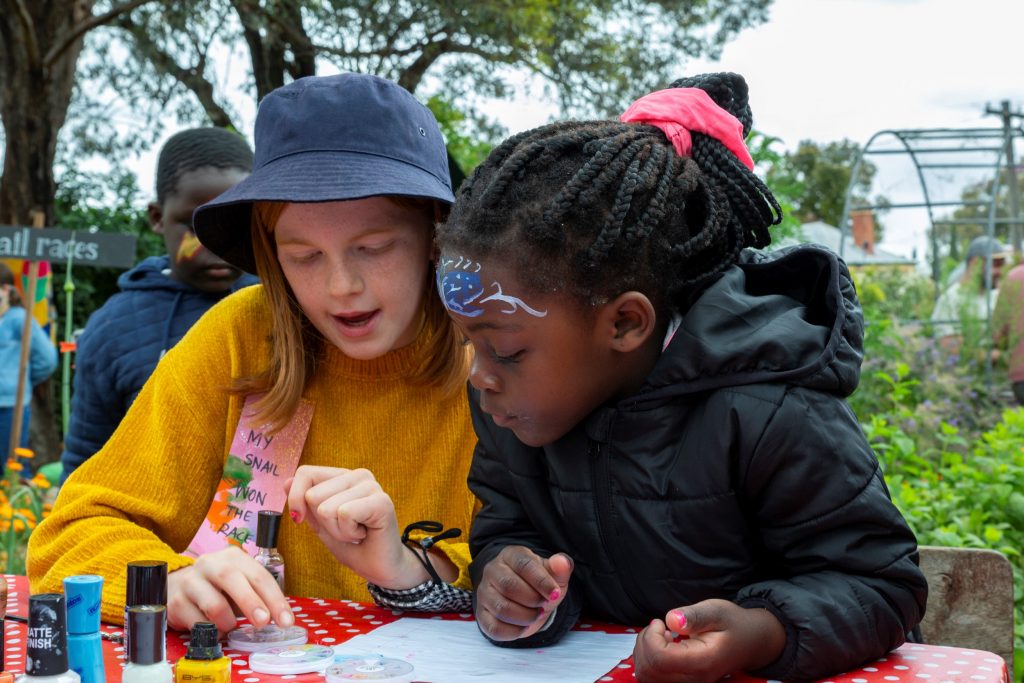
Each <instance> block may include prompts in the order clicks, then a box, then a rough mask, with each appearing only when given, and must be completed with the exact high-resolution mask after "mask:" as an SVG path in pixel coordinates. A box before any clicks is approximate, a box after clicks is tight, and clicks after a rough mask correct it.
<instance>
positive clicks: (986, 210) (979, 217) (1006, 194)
mask: <svg viewBox="0 0 1024 683" xmlns="http://www.w3.org/2000/svg"><path fill="white" fill-rule="evenodd" d="M1013 178H1014V180H1016V182H1017V188H1018V194H1019V195H1022V196H1024V173H1021V172H1020V171H1017V172H1015V173H1014V174H1013ZM1011 182H1012V181H1011V174H1010V172H1009V170H1008V169H1006V168H1003V169H1001V170H1000V172H999V183H998V185H997V184H996V183H995V181H994V180H993V179H992V178H989V179H987V180H982V181H978V182H975V183H971V184H970V185H968V186H967V187H965V188H964V189H963V191H962V192H961V193H960V200H961V201H962V202H963V203H964V205H963V206H962V207H960V208H958V209H955V210H954V211H952V212H951V213H949V214H947V215H946V216H945V217H944V218H946V219H952V220H955V221H957V222H956V223H945V222H943V219H942V218H940V219H938V220H937V221H936V223H935V225H934V227H933V228H932V229H933V230H934V231H935V235H934V238H935V241H936V242H937V243H940V244H942V243H945V244H948V246H949V252H948V256H949V257H950V259H951V260H953V261H956V262H958V261H959V260H960V259H961V257H962V253H963V250H964V249H965V248H966V247H965V245H966V244H967V243H968V242H970V241H971V240H972V239H974V238H975V237H978V236H979V235H987V234H988V223H989V214H990V212H991V210H992V207H991V205H990V204H991V202H992V201H993V197H992V193H993V191H995V198H994V201H995V207H994V208H995V214H994V218H995V219H996V223H995V226H994V227H995V237H997V238H998V239H1000V240H1002V241H1003V242H1004V243H1007V244H1009V243H1010V242H1012V239H1011V234H1010V232H1011V224H1010V223H1009V222H1006V221H1008V220H1009V219H1010V218H1011V213H1012V211H1011V206H1012V201H1011V199H1010V183H1011ZM960 221H964V222H960ZM1021 223H1024V220H1022V221H1021Z"/></svg>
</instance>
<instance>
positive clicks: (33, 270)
mask: <svg viewBox="0 0 1024 683" xmlns="http://www.w3.org/2000/svg"><path fill="white" fill-rule="evenodd" d="M45 224H46V214H45V213H43V212H42V211H33V212H32V227H33V228H42V227H43V225H45ZM38 280H39V263H38V262H37V261H28V287H27V288H26V291H25V298H24V299H23V301H22V305H23V306H24V308H25V324H24V326H22V328H21V357H20V359H19V361H18V391H17V393H16V394H15V396H14V413H13V414H12V415H11V441H10V443H9V447H8V449H7V458H8V459H12V458H14V453H15V449H16V448H20V447H21V420H22V415H24V414H25V382H27V381H28V355H29V350H30V347H31V344H32V321H33V320H34V319H35V316H34V315H33V312H32V309H33V308H35V306H36V283H37V282H38Z"/></svg>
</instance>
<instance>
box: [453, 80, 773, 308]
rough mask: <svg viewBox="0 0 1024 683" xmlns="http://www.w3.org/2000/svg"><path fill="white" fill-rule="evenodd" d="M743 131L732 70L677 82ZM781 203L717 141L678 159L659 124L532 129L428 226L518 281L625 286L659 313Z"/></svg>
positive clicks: (543, 287) (700, 141)
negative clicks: (502, 266) (495, 261)
mask: <svg viewBox="0 0 1024 683" xmlns="http://www.w3.org/2000/svg"><path fill="white" fill-rule="evenodd" d="M672 87H687V88H700V89H702V90H704V91H706V92H707V93H708V94H709V95H710V96H711V98H712V99H713V100H714V101H715V102H716V103H717V104H718V105H719V106H721V107H722V108H723V109H725V110H726V111H728V112H730V113H731V114H733V116H735V117H736V118H737V119H739V121H740V122H741V123H742V125H743V133H744V135H746V134H748V133H749V131H750V126H751V123H752V117H751V113H750V106H749V104H748V102H747V85H746V82H745V81H744V80H743V78H742V77H741V76H738V75H736V74H707V75H703V76H696V77H693V78H685V79H680V80H678V81H676V82H675V83H673V84H672ZM781 218H782V215H781V209H780V208H779V205H778V202H776V201H775V198H774V197H773V196H772V194H771V192H770V191H769V190H768V188H767V187H766V186H765V184H764V183H763V182H762V181H761V180H760V179H759V178H758V177H757V176H756V175H754V173H752V172H751V171H750V170H749V169H747V167H746V166H744V165H743V164H742V163H741V162H740V161H739V160H738V159H737V158H736V157H735V155H733V154H732V152H730V151H729V150H728V149H727V148H726V147H725V146H724V145H723V144H722V143H721V142H719V141H718V140H716V139H714V138H712V137H709V136H706V135H703V134H700V133H694V134H693V148H692V155H691V156H690V157H680V156H679V155H678V154H676V152H675V149H674V148H673V147H672V144H671V143H670V142H669V141H668V139H667V138H666V137H665V135H664V133H662V132H661V130H659V129H657V128H655V127H653V126H649V125H645V124H636V123H619V122H617V121H582V122H581V121H568V122H562V123H554V124H550V125H547V126H541V127H540V128H535V129H533V130H530V131H526V132H525V133H520V134H519V135H516V136H515V137H512V138H510V139H508V140H506V141H505V142H504V143H502V144H501V145H500V146H498V147H497V148H495V150H494V151H493V152H491V154H490V156H489V157H488V158H487V159H486V160H485V161H484V162H483V163H482V164H481V165H480V166H479V167H477V169H476V170H475V171H474V172H473V174H472V176H471V177H470V178H469V180H468V181H466V182H465V183H464V184H463V186H462V188H461V189H460V191H459V196H458V199H457V200H456V202H455V206H454V207H453V208H452V212H451V215H450V216H449V217H448V220H447V222H446V223H445V224H444V225H442V226H441V227H440V228H439V230H438V243H439V245H440V246H441V247H442V248H443V249H445V250H455V251H458V250H465V251H466V253H467V254H468V255H470V256H471V257H474V258H480V259H484V258H488V257H492V256H495V255H497V256H500V257H501V259H502V262H504V263H507V264H508V265H510V266H512V267H513V268H515V270H516V272H517V273H518V274H519V275H520V284H521V285H522V286H524V287H526V288H529V289H531V290H533V291H536V292H541V293H544V292H552V291H556V290H563V291H567V292H569V293H572V294H574V295H575V296H577V297H579V298H580V299H581V300H583V301H584V302H586V303H589V304H596V303H600V302H602V301H604V300H607V299H609V298H612V297H614V296H617V295H618V294H620V293H622V292H624V291H628V290H633V289H635V290H638V291H641V292H644V293H645V294H647V295H648V296H649V297H650V298H651V299H652V300H653V301H654V303H655V305H656V306H659V308H662V310H664V308H665V307H667V308H668V309H671V310H684V309H685V308H686V307H687V306H688V303H689V302H690V301H691V298H692V295H693V294H694V293H695V292H698V291H700V290H701V289H703V288H704V287H706V286H707V285H708V284H710V283H711V282H712V281H713V280H714V279H715V278H717V277H718V276H719V275H720V274H721V272H722V271H723V270H725V269H726V268H727V267H728V266H730V265H731V264H733V263H735V262H736V260H737V258H738V256H739V253H740V251H741V250H742V249H743V248H744V247H748V246H753V247H763V246H766V245H767V244H769V243H770V241H771V235H770V234H769V232H768V228H769V226H771V225H776V224H778V222H779V221H780V220H781Z"/></svg>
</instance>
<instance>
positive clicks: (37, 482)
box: [32, 472, 51, 490]
mask: <svg viewBox="0 0 1024 683" xmlns="http://www.w3.org/2000/svg"><path fill="white" fill-rule="evenodd" d="M32 485H33V486H35V487H37V488H40V489H44V490H45V489H48V488H50V486H51V484H50V480H49V479H47V478H46V477H44V476H43V475H42V473H38V472H37V473H36V476H34V477H32Z"/></svg>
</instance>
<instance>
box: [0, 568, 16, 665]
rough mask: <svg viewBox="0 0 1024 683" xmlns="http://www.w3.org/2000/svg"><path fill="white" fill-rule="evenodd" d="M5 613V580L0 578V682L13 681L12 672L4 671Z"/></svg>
mask: <svg viewBox="0 0 1024 683" xmlns="http://www.w3.org/2000/svg"><path fill="white" fill-rule="evenodd" d="M6 614H7V582H6V581H4V580H3V579H0V683H14V674H12V673H11V672H10V671H4V661H6V660H4V655H5V653H4V644H5V643H6V642H7V633H6V631H5V627H6V623H5V621H4V616H5V615H6Z"/></svg>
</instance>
